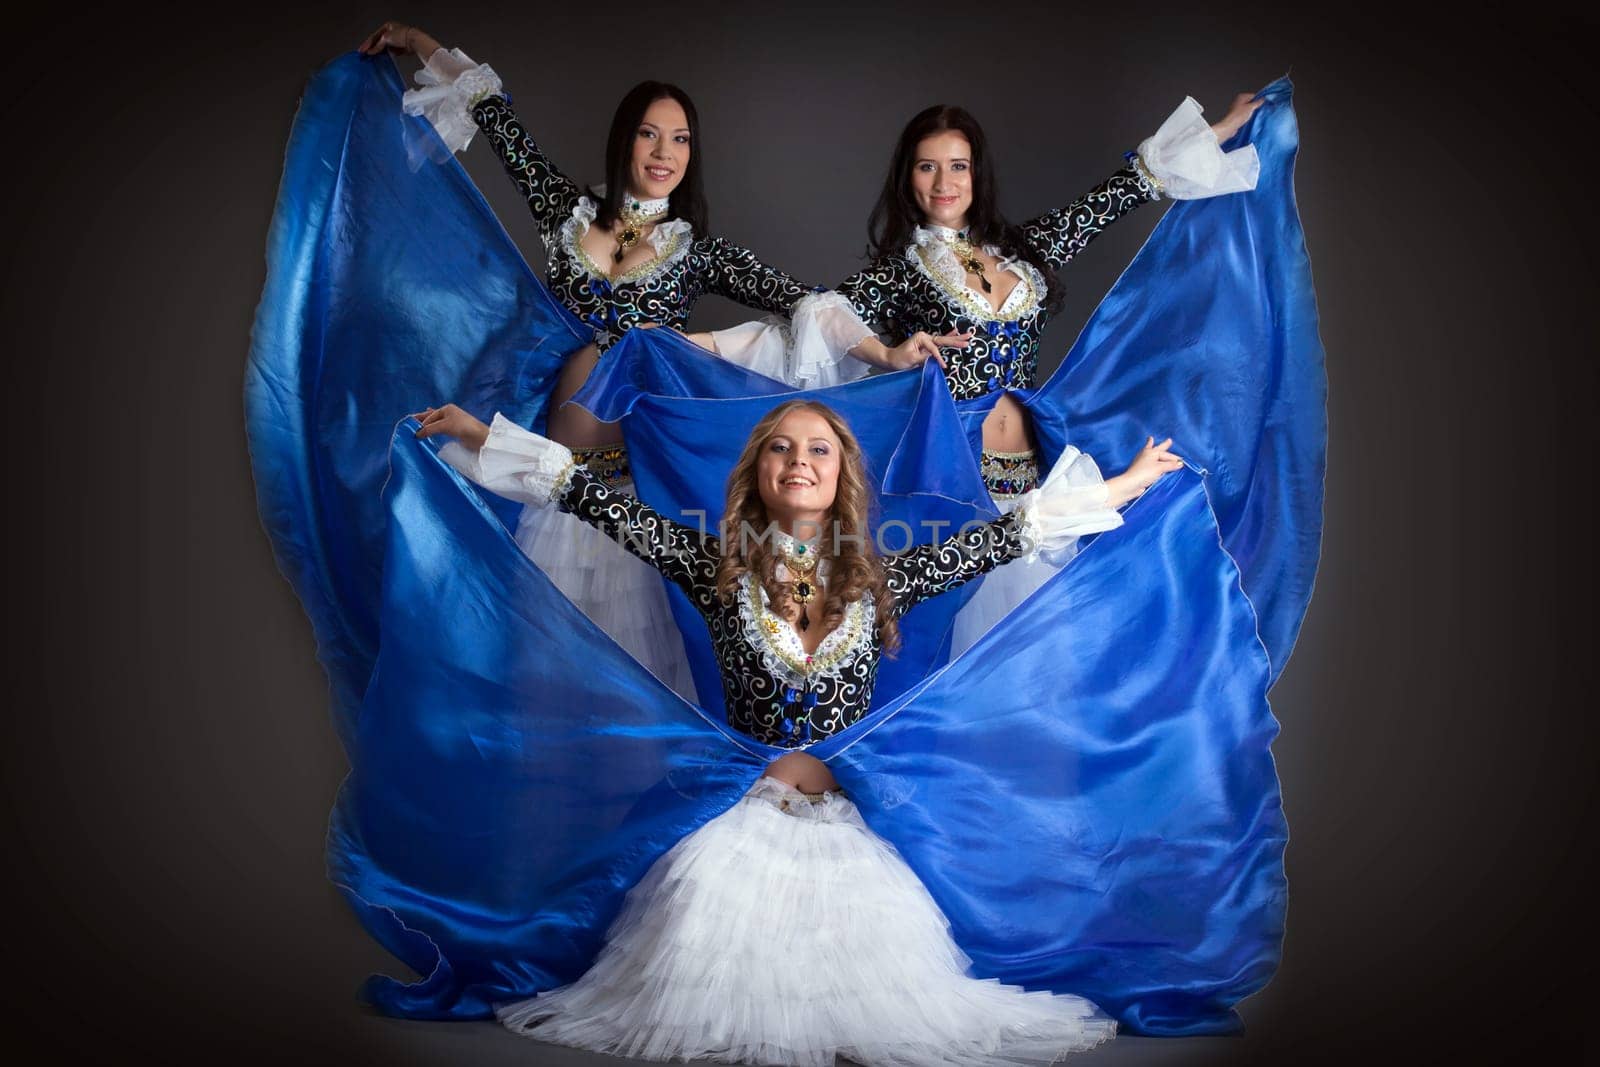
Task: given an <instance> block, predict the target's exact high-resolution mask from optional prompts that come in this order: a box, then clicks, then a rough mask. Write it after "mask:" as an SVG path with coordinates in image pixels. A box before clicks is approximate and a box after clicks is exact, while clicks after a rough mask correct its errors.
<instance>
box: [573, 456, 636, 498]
mask: <svg viewBox="0 0 1600 1067" xmlns="http://www.w3.org/2000/svg"><path fill="white" fill-rule="evenodd" d="M572 462H574V463H579V464H582V465H583V466H584V467H586V468H587V469H588V471H589V473H590V474H592V475H594V476H595V477H596V478H598V479H600V481H601V482H602V483H603V484H604V485H605V487H606V488H607V489H615V488H617V487H618V486H620V485H622V484H624V483H626V482H631V481H632V480H633V467H632V466H631V465H630V464H629V463H628V446H627V445H607V446H605V447H604V448H574V449H573V450H572Z"/></svg>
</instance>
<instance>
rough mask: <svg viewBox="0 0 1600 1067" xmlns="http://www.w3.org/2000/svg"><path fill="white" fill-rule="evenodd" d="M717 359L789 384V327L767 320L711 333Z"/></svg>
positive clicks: (770, 318)
mask: <svg viewBox="0 0 1600 1067" xmlns="http://www.w3.org/2000/svg"><path fill="white" fill-rule="evenodd" d="M711 343H712V344H714V345H716V347H717V355H718V356H719V357H720V358H722V359H725V360H727V361H728V362H729V363H732V364H735V365H736V366H740V367H743V368H744V369H745V370H749V371H754V372H755V373H757V374H761V375H765V376H766V377H768V378H772V379H774V380H776V381H780V382H784V383H786V384H790V385H792V384H793V383H792V382H789V324H788V323H787V322H784V321H783V320H782V319H780V318H775V317H771V316H769V317H767V318H764V319H756V320H754V321H751V322H742V323H740V324H739V325H737V326H730V327H728V328H727V329H726V330H712V331H711Z"/></svg>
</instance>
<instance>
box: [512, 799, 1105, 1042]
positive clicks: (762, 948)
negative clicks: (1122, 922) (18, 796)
mask: <svg viewBox="0 0 1600 1067" xmlns="http://www.w3.org/2000/svg"><path fill="white" fill-rule="evenodd" d="M969 962H970V961H969V960H968V959H967V957H966V956H965V955H964V954H963V953H962V952H961V950H960V949H959V948H958V947H957V946H956V944H955V942H954V941H953V940H952V939H951V937H950V930H949V924H948V923H947V922H946V921H945V918H944V916H943V914H941V913H940V911H939V908H938V906H937V905H936V904H935V903H934V901H933V898H932V897H930V896H929V895H928V892H927V890H926V889H924V888H923V886H922V883H921V882H919V881H918V880H917V877H916V875H915V874H913V873H912V871H911V868H909V867H908V866H906V864H905V861H904V860H902V859H901V858H900V855H899V854H898V853H897V852H896V851H895V849H894V847H893V846H892V845H890V844H889V843H888V842H886V841H884V840H883V839H882V838H880V837H879V836H878V835H876V834H874V833H873V832H872V831H871V830H869V829H868V828H867V825H866V823H864V822H863V821H862V819H861V815H860V813H859V812H857V810H856V807H855V805H854V804H852V803H851V802H850V801H849V800H847V799H845V798H844V797H843V796H842V795H839V794H836V793H829V794H824V795H823V796H822V798H821V799H820V800H816V801H813V800H812V799H809V798H808V797H807V796H806V795H805V794H802V793H798V792H795V791H794V790H793V789H791V788H790V787H788V786H786V785H784V784H782V783H780V782H777V781H776V780H774V779H771V778H762V779H761V780H760V781H759V782H757V783H756V785H755V787H754V788H753V789H751V791H750V792H749V793H748V794H746V796H745V797H744V798H743V799H741V800H740V801H739V802H738V803H737V804H735V805H734V806H733V807H732V808H731V809H730V810H728V811H727V812H724V813H723V814H722V815H719V816H718V817H717V818H715V819H713V820H711V821H710V822H709V823H707V824H706V825H705V826H703V827H701V828H700V829H699V830H696V831H695V832H694V833H692V834H690V835H689V836H688V837H685V838H684V839H683V840H682V841H680V842H678V844H677V845H675V846H674V847H673V848H672V849H671V850H670V851H669V852H667V854H666V855H664V856H662V857H661V859H659V860H657V861H656V863H655V864H654V865H653V866H652V867H651V868H650V870H649V871H648V872H647V873H646V874H645V876H644V878H643V880H641V881H640V883H639V884H638V885H637V886H636V887H634V889H633V890H632V891H631V892H630V893H629V894H628V897H627V900H626V902H625V903H624V905H623V909H622V912H621V914H620V915H619V916H618V917H617V920H616V921H615V923H613V924H612V926H611V929H610V930H609V931H608V933H607V936H606V945H605V948H604V949H603V950H602V951H601V953H600V955H599V957H598V958H597V959H596V960H595V963H594V966H593V967H591V968H590V969H589V971H588V972H587V973H585V974H584V976H583V977H582V978H580V979H579V980H578V981H577V982H575V983H573V984H572V985H569V986H565V987H563V988H561V989H557V990H553V991H551V992H549V993H544V994H541V995H539V996H537V997H534V998H532V999H530V1000H524V1001H519V1002H517V1003H512V1004H505V1005H502V1006H500V1007H499V1009H498V1010H497V1015H498V1016H499V1018H500V1020H501V1022H503V1023H504V1024H505V1025H506V1026H507V1027H509V1028H510V1029H512V1030H513V1031H515V1032H517V1033H520V1034H524V1035H526V1036H528V1037H532V1038H534V1039H536V1040H540V1041H550V1042H555V1043H557V1044H563V1045H573V1046H577V1047H579V1048H585V1049H591V1050H593V1051H597V1052H605V1053H610V1054H613V1055H620V1056H632V1057H639V1058H644V1059H650V1060H686V1059H711V1060H718V1061H721V1062H725V1063H751V1064H800V1065H806V1067H831V1065H832V1064H833V1063H834V1060H835V1057H837V1056H843V1057H847V1058H849V1059H851V1060H854V1061H856V1062H858V1063H861V1064H865V1065H868V1067H913V1065H919V1067H920V1065H927V1064H938V1065H948V1067H975V1065H1000V1064H1005V1065H1011V1064H1034V1063H1050V1062H1052V1061H1053V1060H1056V1059H1059V1058H1060V1057H1061V1056H1062V1055H1063V1054H1064V1053H1067V1052H1072V1051H1077V1050H1082V1049H1087V1048H1091V1047H1093V1046H1095V1045H1097V1044H1099V1043H1100V1042H1102V1041H1105V1040H1106V1039H1108V1038H1110V1037H1111V1036H1112V1035H1113V1034H1114V1033H1115V1030H1116V1023H1115V1022H1114V1021H1113V1020H1111V1019H1109V1018H1107V1017H1105V1016H1104V1015H1102V1014H1100V1012H1099V1011H1097V1010H1096V1008H1095V1006H1094V1005H1093V1004H1091V1003H1089V1002H1088V1001H1086V1000H1083V999H1081V998H1079V997H1073V996H1061V995H1056V994H1052V993H1048V992H1032V993H1030V992H1026V991H1024V990H1022V989H1020V988H1018V987H1017V986H1007V985H1001V984H1000V983H999V982H997V981H994V980H992V979H988V980H981V979H976V978H972V977H969V976H968V975H967V973H966V971H967V966H968V964H969Z"/></svg>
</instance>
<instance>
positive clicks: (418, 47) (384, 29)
mask: <svg viewBox="0 0 1600 1067" xmlns="http://www.w3.org/2000/svg"><path fill="white" fill-rule="evenodd" d="M438 47H439V42H438V41H435V40H434V39H433V38H432V37H429V36H428V35H427V34H426V33H423V32H422V31H421V30H419V29H417V28H416V27H415V26H407V25H406V24H405V23H403V22H395V21H393V20H392V19H391V20H390V21H388V22H385V23H384V24H383V25H382V26H379V27H378V28H377V29H375V30H373V31H372V32H371V33H369V34H368V35H367V39H366V40H364V41H362V42H361V47H359V48H357V49H356V51H358V52H360V53H361V54H362V55H364V56H375V55H378V54H379V53H380V52H385V51H387V52H388V53H389V54H390V55H394V56H406V55H411V54H412V53H416V54H417V55H419V56H421V57H423V58H424V59H426V58H427V57H429V56H431V55H433V53H434V50H435V49H437V48H438Z"/></svg>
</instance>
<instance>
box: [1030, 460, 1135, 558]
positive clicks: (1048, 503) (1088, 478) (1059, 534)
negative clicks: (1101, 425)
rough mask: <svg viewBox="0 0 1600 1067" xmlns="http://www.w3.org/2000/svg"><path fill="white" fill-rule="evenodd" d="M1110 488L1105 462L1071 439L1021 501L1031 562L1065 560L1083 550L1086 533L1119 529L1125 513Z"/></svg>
mask: <svg viewBox="0 0 1600 1067" xmlns="http://www.w3.org/2000/svg"><path fill="white" fill-rule="evenodd" d="M1108 500H1109V490H1107V489H1106V483H1105V479H1104V478H1102V477H1101V476H1100V468H1099V467H1098V466H1096V464H1095V461H1094V460H1093V459H1092V458H1090V457H1089V456H1088V455H1087V454H1086V453H1083V452H1080V451H1079V450H1078V449H1076V448H1074V447H1072V446H1071V445H1068V446H1067V447H1066V449H1065V450H1064V451H1062V453H1061V457H1060V458H1059V459H1057V460H1056V464H1055V466H1053V467H1051V468H1050V473H1049V475H1047V476H1046V477H1045V480H1044V484H1042V485H1040V486H1039V488H1037V489H1035V490H1033V491H1032V492H1030V493H1027V494H1025V495H1024V496H1023V497H1022V499H1021V500H1019V501H1017V506H1016V508H1014V509H1013V512H1012V513H1013V514H1016V513H1018V512H1020V513H1021V514H1022V532H1023V537H1024V538H1025V539H1026V540H1027V542H1028V545H1029V550H1028V554H1027V555H1026V556H1024V557H1023V558H1024V559H1025V560H1027V561H1028V562H1032V561H1034V560H1037V559H1043V560H1045V561H1046V562H1048V563H1054V564H1058V565H1059V564H1060V563H1063V562H1065V561H1066V560H1067V559H1070V558H1071V557H1072V554H1073V553H1074V552H1076V551H1077V544H1078V538H1080V537H1082V536H1083V535H1084V534H1090V533H1099V532H1101V531H1102V530H1114V529H1116V528H1117V527H1118V526H1121V525H1122V515H1121V514H1120V513H1119V512H1118V511H1117V509H1116V508H1113V507H1111V506H1110V505H1109V503H1108Z"/></svg>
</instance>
